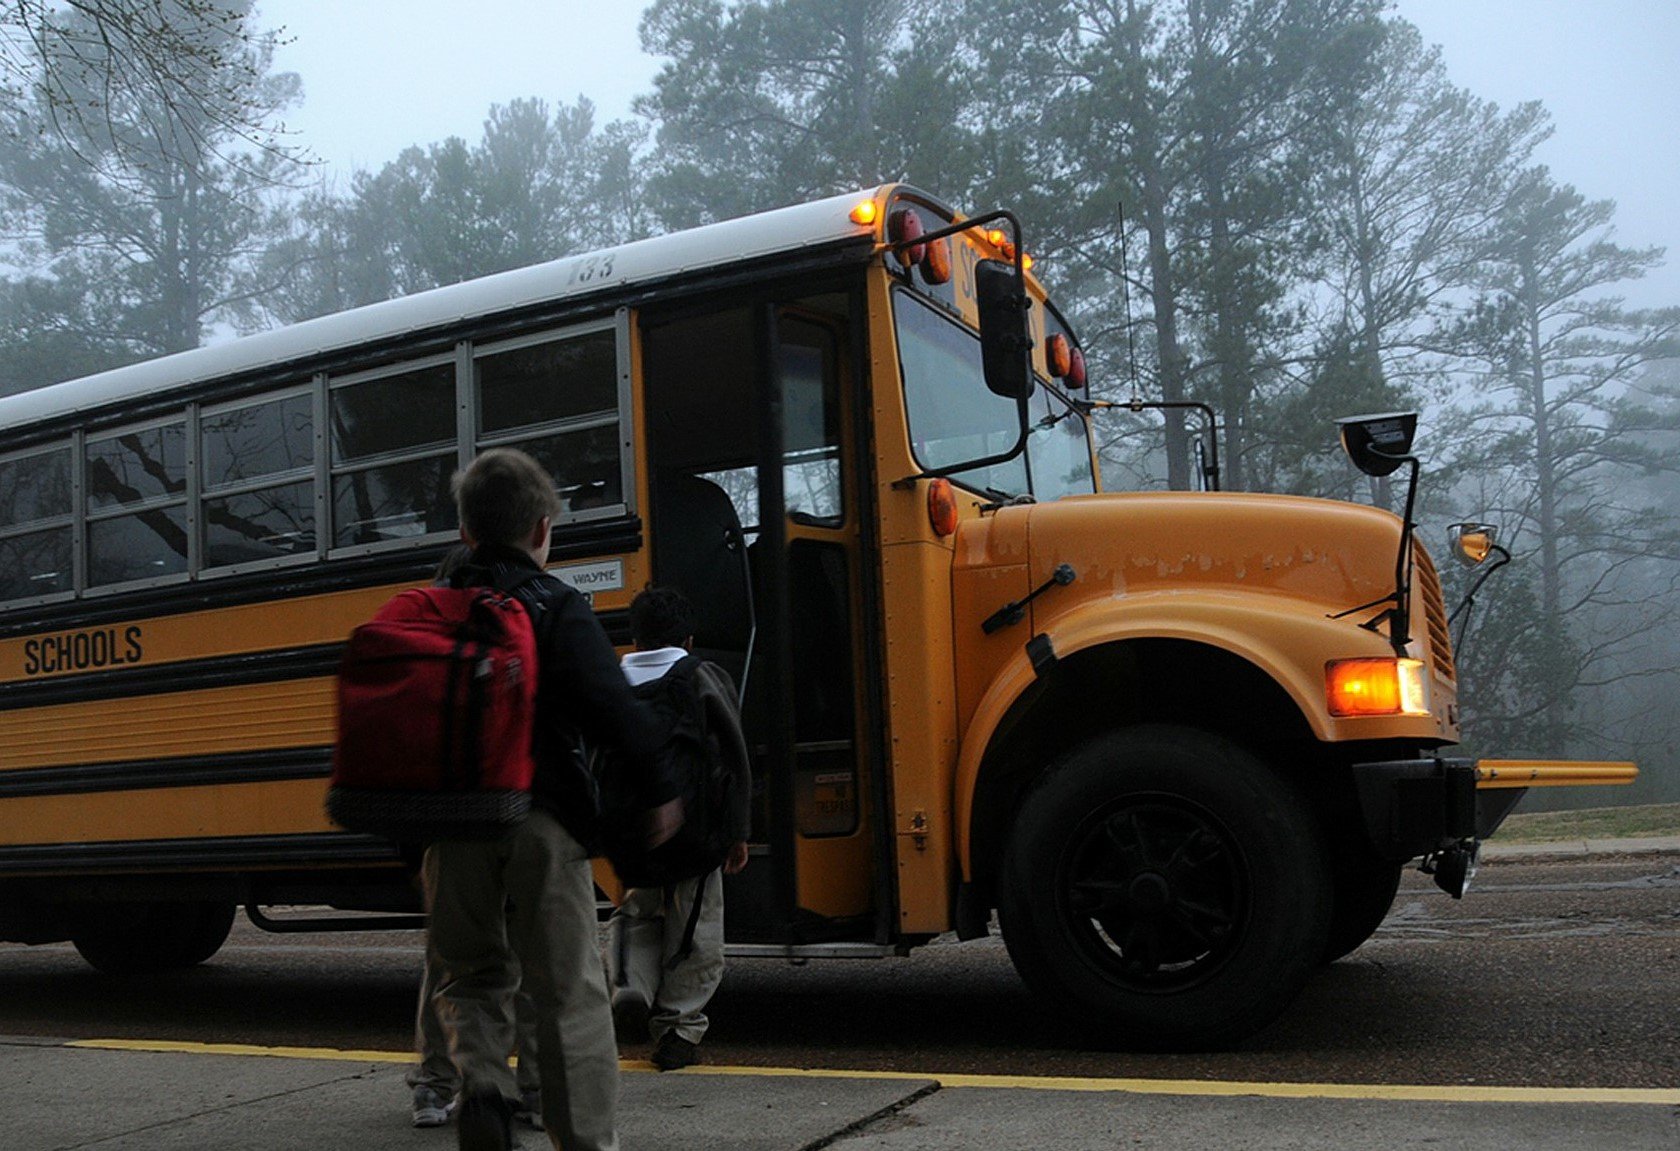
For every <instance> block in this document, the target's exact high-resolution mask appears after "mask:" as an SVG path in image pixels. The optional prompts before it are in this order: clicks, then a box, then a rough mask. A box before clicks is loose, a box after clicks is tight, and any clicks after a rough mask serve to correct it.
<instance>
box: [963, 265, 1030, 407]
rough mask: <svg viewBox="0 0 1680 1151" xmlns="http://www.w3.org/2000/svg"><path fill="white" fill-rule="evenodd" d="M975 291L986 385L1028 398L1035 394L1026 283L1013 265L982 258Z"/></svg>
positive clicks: (1016, 397) (1004, 393)
mask: <svg viewBox="0 0 1680 1151" xmlns="http://www.w3.org/2000/svg"><path fill="white" fill-rule="evenodd" d="M974 294H975V302H976V304H977V305H978V307H979V311H980V355H981V362H982V365H983V367H984V369H985V374H986V387H987V388H988V389H990V390H991V391H992V392H994V393H996V394H997V395H1000V396H1007V397H1009V398H1010V399H1012V400H1024V399H1026V398H1027V397H1029V396H1031V395H1032V369H1031V366H1030V365H1031V361H1030V360H1029V356H1028V354H1029V353H1030V352H1031V351H1032V338H1031V337H1030V336H1029V335H1028V334H1027V294H1026V286H1025V285H1024V284H1023V283H1022V282H1021V281H1020V280H1019V279H1018V278H1017V277H1016V275H1015V269H1014V267H1012V266H1011V265H1009V264H1005V263H1003V262H1002V261H999V260H981V261H980V262H979V263H978V264H976V265H975V267H974Z"/></svg>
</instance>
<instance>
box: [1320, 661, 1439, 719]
mask: <svg viewBox="0 0 1680 1151" xmlns="http://www.w3.org/2000/svg"><path fill="white" fill-rule="evenodd" d="M1324 680H1325V695H1326V699H1327V702H1328V704H1329V707H1330V714H1331V715H1335V716H1342V717H1356V716H1368V715H1428V714H1429V686H1428V681H1427V679H1426V678H1425V676H1424V671H1423V661H1422V660H1418V659H1342V660H1335V661H1333V662H1331V663H1329V664H1326V665H1325V668H1324Z"/></svg>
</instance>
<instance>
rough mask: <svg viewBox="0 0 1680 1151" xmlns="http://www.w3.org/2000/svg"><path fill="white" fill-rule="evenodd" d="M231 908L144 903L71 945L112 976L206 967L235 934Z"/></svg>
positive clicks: (116, 912)
mask: <svg viewBox="0 0 1680 1151" xmlns="http://www.w3.org/2000/svg"><path fill="white" fill-rule="evenodd" d="M234 912H235V908H234V905H233V904H231V903H222V902H208V901H207V902H199V903H146V904H139V905H132V904H131V905H126V906H125V907H123V908H121V909H115V908H114V909H112V911H111V914H109V915H108V916H102V917H101V919H102V920H104V922H102V923H101V924H100V925H99V926H98V927H96V928H89V929H86V930H83V931H79V932H78V933H77V934H76V935H75V936H74V937H73V938H72V940H71V942H72V943H74V944H75V946H76V950H77V951H78V952H80V953H81V956H82V958H83V959H85V960H87V961H88V962H89V963H91V964H93V966H95V967H97V968H98V969H99V970H101V971H103V972H105V973H106V974H109V975H135V974H140V973H142V972H150V971H170V970H174V969H176V968H181V967H193V966H196V965H197V964H200V963H203V962H204V961H205V960H206V959H209V958H210V957H211V956H212V955H214V954H216V952H217V951H219V950H220V949H221V946H222V944H223V943H225V942H226V941H227V937H228V933H229V932H230V931H232V930H233V916H234Z"/></svg>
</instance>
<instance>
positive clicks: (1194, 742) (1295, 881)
mask: <svg viewBox="0 0 1680 1151" xmlns="http://www.w3.org/2000/svg"><path fill="white" fill-rule="evenodd" d="M998 903H999V906H998V913H999V918H1000V920H1001V923H1002V927H1003V936H1004V942H1005V944H1006V945H1007V946H1008V949H1009V955H1010V959H1011V960H1012V961H1013V962H1014V964H1015V967H1016V969H1017V970H1018V971H1019V972H1020V974H1021V977H1022V978H1023V980H1025V981H1026V983H1027V984H1028V986H1029V987H1031V988H1032V989H1033V990H1034V991H1035V992H1036V993H1037V994H1038V995H1039V996H1040V997H1041V998H1043V999H1045V1000H1047V1001H1048V1002H1049V1003H1050V1004H1051V1005H1052V1006H1053V1007H1055V1008H1057V1009H1058V1011H1059V1014H1060V1015H1061V1017H1062V1018H1064V1019H1066V1020H1068V1021H1069V1022H1070V1023H1071V1024H1072V1025H1073V1027H1074V1028H1075V1029H1076V1030H1077V1031H1078V1032H1080V1033H1082V1035H1083V1037H1085V1038H1087V1039H1089V1040H1091V1041H1093V1042H1095V1043H1097V1044H1099V1045H1102V1046H1116V1047H1124V1048H1132V1049H1156V1050H1194V1049H1204V1050H1205V1049H1209V1048H1216V1047H1221V1046H1225V1045H1228V1044H1230V1043H1234V1042H1236V1041H1237V1040H1239V1039H1242V1038H1244V1037H1245V1036H1247V1035H1250V1034H1252V1033H1253V1032H1255V1031H1257V1030H1259V1029H1260V1028H1261V1027H1264V1026H1265V1025H1266V1024H1267V1023H1269V1022H1271V1021H1272V1020H1273V1019H1274V1018H1276V1017H1277V1016H1278V1015H1279V1014H1280V1013H1281V1012H1282V1011H1283V1009H1284V1008H1285V1007H1287V1006H1288V1004H1289V1003H1290V1001H1291V1000H1293V999H1294V997H1295V995H1296V994H1297V993H1298V992H1299V991H1300V989H1301V987H1302V985H1303V984H1304V983H1305V982H1306V980H1307V977H1308V976H1309V975H1310V974H1311V973H1312V971H1313V970H1314V969H1315V968H1316V967H1317V965H1318V963H1319V960H1320V957H1321V956H1322V955H1323V953H1324V947H1325V942H1326V939H1327V935H1328V930H1329V922H1330V909H1331V906H1332V904H1331V885H1330V878H1329V870H1328V867H1327V865H1326V858H1325V851H1324V848H1323V846H1322V840H1321V836H1320V833H1319V828H1318V825H1317V823H1316V822H1315V821H1314V819H1313V817H1312V814H1311V812H1310V811H1309V809H1308V807H1307V804H1306V803H1305V802H1304V800H1303V799H1302V798H1301V797H1300V796H1299V795H1298V794H1297V793H1296V792H1295V790H1294V788H1293V787H1292V786H1291V785H1290V784H1289V783H1288V781H1287V780H1285V779H1283V778H1282V777H1281V776H1279V775H1278V774H1277V773H1275V772H1273V771H1272V770H1271V769H1270V768H1268V767H1267V766H1266V764H1265V763H1263V762H1261V761H1260V760H1259V759H1257V758H1256V757H1255V756H1253V755H1251V754H1250V753H1249V752H1247V751H1245V750H1244V749H1242V748H1240V747H1238V746H1237V745H1236V744H1234V743H1231V742H1230V741H1228V740H1225V739H1223V738H1220V737H1218V736H1214V735H1211V734H1208V733H1205V732H1200V731H1195V730H1191V729H1186V728H1174V727H1142V728H1134V729H1128V730H1125V731H1119V732H1112V733H1108V734H1105V735H1102V736H1099V737H1097V738H1095V739H1093V740H1091V741H1089V742H1088V743H1086V744H1084V745H1082V746H1081V747H1079V748H1077V749H1076V750H1075V751H1073V752H1072V753H1071V754H1070V755H1068V756H1067V757H1066V758H1065V759H1064V760H1062V761H1061V762H1060V763H1058V764H1057V765H1056V766H1055V767H1053V768H1052V769H1051V770H1050V771H1048V772H1047V773H1046V774H1045V776H1044V777H1043V778H1042V779H1041V780H1040V781H1039V783H1038V784H1037V785H1035V786H1034V787H1033V789H1032V790H1031V791H1030V792H1029V793H1028V794H1027V796H1026V797H1025V800H1024V802H1023V804H1022V808H1021V813H1020V816H1019V818H1018V820H1017V822H1016V824H1015V827H1014V830H1013V831H1012V833H1011V836H1010V840H1009V845H1008V847H1007V849H1006V852H1005V856H1004V861H1003V871H1002V876H1001V882H1000V884H999V891H998Z"/></svg>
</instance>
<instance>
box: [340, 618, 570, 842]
mask: <svg viewBox="0 0 1680 1151" xmlns="http://www.w3.org/2000/svg"><path fill="white" fill-rule="evenodd" d="M536 695H537V644H536V637H535V634H534V633H533V631H532V628H531V617H530V615H529V614H528V613H527V612H526V610H525V608H524V607H523V606H522V605H521V604H520V603H519V601H518V600H516V599H514V598H513V597H512V596H511V595H508V594H506V593H504V592H501V591H498V590H496V589H495V588H489V587H472V588H447V587H428V588H413V589H411V590H409V591H405V592H403V593H401V594H400V595H397V596H395V597H393V598H392V599H391V600H390V601H388V602H387V603H386V604H385V606H384V607H382V608H380V609H379V612H378V614H377V615H375V616H374V617H373V619H371V620H370V621H368V622H367V623H365V624H363V625H362V626H361V627H358V628H357V629H356V630H355V631H354V632H352V633H351V635H350V642H349V644H348V645H347V647H346V648H345V652H344V660H343V663H342V665H341V666H340V668H339V673H338V739H337V742H336V744H335V745H334V748H333V768H332V782H331V786H330V787H329V788H328V790H327V814H328V815H330V816H332V818H333V819H334V820H335V821H336V822H337V823H338V824H340V825H341V826H343V827H345V828H347V829H348V830H351V831H363V832H372V833H374V834H377V835H384V836H389V837H390V838H392V839H397V840H403V841H410V842H418V843H426V842H431V841H433V840H439V839H482V838H494V837H495V836H496V835H499V834H500V833H501V832H503V831H505V830H506V829H507V828H509V827H511V826H512V825H514V824H516V823H518V822H519V821H520V820H522V819H524V818H525V814H526V812H527V811H528V810H529V809H530V805H531V778H532V774H533V772H534V771H535V762H534V760H533V759H532V755H531V737H532V725H533V717H534V716H535V713H536Z"/></svg>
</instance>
